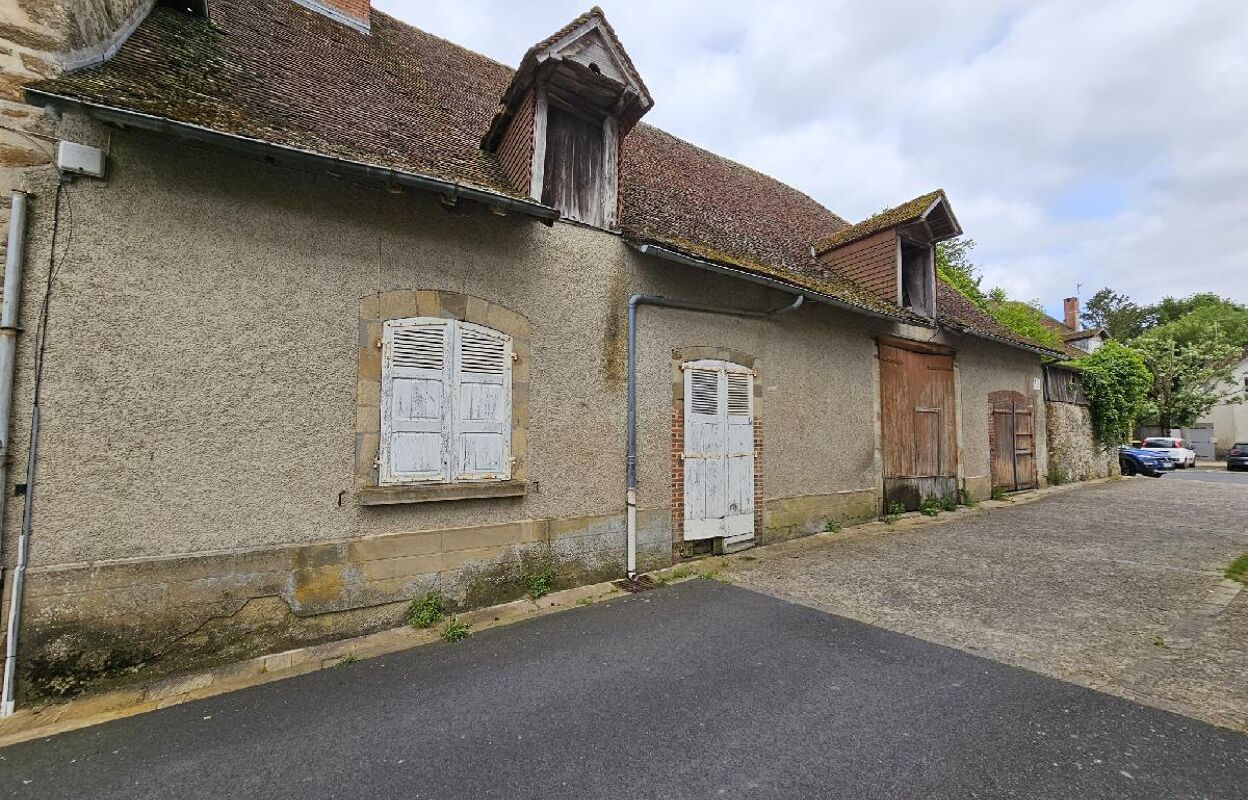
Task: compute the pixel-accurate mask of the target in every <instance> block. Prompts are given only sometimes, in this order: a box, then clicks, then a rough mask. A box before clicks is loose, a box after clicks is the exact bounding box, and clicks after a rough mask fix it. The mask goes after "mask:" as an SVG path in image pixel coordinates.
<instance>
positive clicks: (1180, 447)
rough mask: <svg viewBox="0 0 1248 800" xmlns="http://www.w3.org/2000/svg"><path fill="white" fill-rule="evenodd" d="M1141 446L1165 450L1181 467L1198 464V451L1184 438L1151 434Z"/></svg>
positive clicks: (1148, 448)
mask: <svg viewBox="0 0 1248 800" xmlns="http://www.w3.org/2000/svg"><path fill="white" fill-rule="evenodd" d="M1140 446H1141V447H1143V448H1144V449H1145V450H1161V451H1164V452H1165V454H1166V455H1167V456H1169V457H1170V460H1171V461H1173V462H1174V465H1175V466H1176V467H1178V468H1179V469H1186V468H1188V467H1194V466H1196V451H1195V450H1192V449H1191V448H1189V447H1188V446H1187V443H1186V442H1184V441H1183V440H1182V439H1176V438H1174V437H1172V436H1150V437H1148V438H1147V439H1145V440H1144V444H1142V445H1140Z"/></svg>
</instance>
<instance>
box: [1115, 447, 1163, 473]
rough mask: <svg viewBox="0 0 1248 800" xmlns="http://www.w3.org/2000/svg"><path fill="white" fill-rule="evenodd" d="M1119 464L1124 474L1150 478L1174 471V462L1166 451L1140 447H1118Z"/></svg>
mask: <svg viewBox="0 0 1248 800" xmlns="http://www.w3.org/2000/svg"><path fill="white" fill-rule="evenodd" d="M1118 466H1119V467H1120V468H1121V469H1122V474H1123V475H1147V476H1148V477H1150V478H1160V477H1161V476H1162V475H1164V474H1166V473H1167V472H1173V471H1174V462H1173V461H1171V460H1170V458H1169V457H1168V456H1167V455H1166V454H1165V453H1163V452H1158V451H1156V450H1141V449H1140V448H1138V447H1120V448H1118Z"/></svg>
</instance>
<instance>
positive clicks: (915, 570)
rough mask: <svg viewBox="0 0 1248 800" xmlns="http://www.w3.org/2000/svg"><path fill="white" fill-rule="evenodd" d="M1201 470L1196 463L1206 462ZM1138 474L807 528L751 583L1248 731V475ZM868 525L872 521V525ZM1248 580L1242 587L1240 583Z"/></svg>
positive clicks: (761, 559) (745, 579)
mask: <svg viewBox="0 0 1248 800" xmlns="http://www.w3.org/2000/svg"><path fill="white" fill-rule="evenodd" d="M1192 475H1193V476H1196V473H1192ZM1173 477H1175V476H1166V477H1164V478H1161V479H1151V478H1142V477H1141V478H1131V479H1125V480H1121V481H1116V482H1108V483H1101V484H1096V485H1091V486H1082V487H1064V489H1069V491H1065V490H1063V491H1061V492H1059V493H1055V494H1052V495H1049V496H1047V497H1045V498H1043V499H1040V500H1036V501H1034V502H1030V503H1017V504H1015V505H1014V506H1012V507H1009V508H1002V509H994V510H992V511H990V512H988V513H982V514H967V515H966V516H965V517H961V516H960V517H959V518H958V519H957V520H955V521H951V522H949V523H946V524H940V525H934V526H929V527H921V528H915V529H909V530H908V529H905V528H904V527H903V526H901V525H899V526H898V527H897V528H895V529H885V527H884V526H882V525H875V526H868V527H867V529H866V532H867V533H883V535H863V533H855V534H853V535H851V536H849V537H848V538H845V539H843V540H839V541H836V540H834V541H829V540H828V539H827V538H826V537H815V538H814V539H810V540H802V541H800V542H793V543H790V544H788V545H784V546H781V547H780V548H768V549H767V550H770V551H772V552H769V553H768V552H766V551H759V556H758V557H757V560H753V561H746V562H738V563H737V564H735V565H733V566H732V567H731V568H730V574H731V575H732V577H733V578H734V579H736V580H738V581H739V582H740V583H742V584H743V585H746V586H749V587H751V588H754V589H757V590H760V591H765V592H768V593H770V594H773V595H775V596H777V597H783V598H786V599H789V600H793V601H795V602H799V603H804V604H807V605H811V606H814V607H816V608H820V609H823V610H827V611H831V612H833V613H837V614H843V615H846V616H849V617H852V618H854V619H858V620H862V621H865V622H869V623H872V624H876V625H880V626H882V627H885V628H889V629H891V630H895V631H901V632H905V633H909V634H912V635H915V636H919V637H922V638H924V639H927V640H930V641H934V642H940V643H943V644H949V645H952V646H954V647H959V648H962V649H964V650H967V651H970V652H974V653H981V654H983V655H986V656H988V657H990V658H993V659H996V660H999V661H1003V662H1006V663H1010V664H1018V665H1023V666H1026V667H1028V668H1031V669H1034V670H1037V671H1039V672H1042V673H1045V674H1049V675H1054V676H1057V677H1060V678H1063V679H1066V680H1072V681H1076V682H1078V683H1081V684H1084V685H1086V686H1093V687H1097V688H1101V689H1104V690H1106V691H1110V692H1114V693H1117V694H1120V695H1122V696H1126V697H1134V698H1139V699H1142V700H1145V701H1147V702H1149V703H1152V704H1155V705H1158V706H1160V707H1163V708H1171V709H1175V710H1178V711H1180V712H1182V713H1185V714H1189V715H1191V716H1196V717H1200V718H1202V719H1206V720H1209V721H1212V722H1217V723H1220V724H1223V725H1228V726H1232V727H1235V728H1238V729H1240V730H1248V591H1242V592H1239V591H1238V590H1239V589H1240V588H1241V587H1240V586H1239V584H1236V583H1233V582H1230V581H1225V580H1224V579H1223V577H1222V573H1223V570H1224V569H1225V567H1226V565H1227V564H1228V563H1229V562H1230V561H1231V560H1232V559H1233V558H1234V557H1236V556H1238V555H1239V554H1241V553H1244V552H1248V486H1245V485H1240V484H1231V483H1224V482H1214V481H1204V480H1198V479H1195V478H1193V479H1181V480H1172V478H1173ZM858 530H862V529H858ZM1236 592H1238V594H1236Z"/></svg>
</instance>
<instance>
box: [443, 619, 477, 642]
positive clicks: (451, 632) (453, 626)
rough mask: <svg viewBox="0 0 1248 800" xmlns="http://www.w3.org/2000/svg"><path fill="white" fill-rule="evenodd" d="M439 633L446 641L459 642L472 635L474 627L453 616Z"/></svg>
mask: <svg viewBox="0 0 1248 800" xmlns="http://www.w3.org/2000/svg"><path fill="white" fill-rule="evenodd" d="M439 635H440V636H441V637H442V641H444V642H458V641H460V640H461V639H467V638H468V637H469V636H471V635H472V628H471V626H470V625H469V624H468V623H466V622H460V621H459V620H457V619H454V618H452V619H451V621H450V622H448V623H446V624H445V625H443V626H442V632H441V633H440V634H439Z"/></svg>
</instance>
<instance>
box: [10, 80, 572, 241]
mask: <svg viewBox="0 0 1248 800" xmlns="http://www.w3.org/2000/svg"><path fill="white" fill-rule="evenodd" d="M22 91H23V93H24V95H25V97H26V101H27V102H28V103H30V104H31V105H38V106H43V105H54V106H58V107H61V108H77V109H80V110H82V111H83V112H84V113H86V114H87V115H89V116H91V117H94V118H96V119H99V120H101V121H103V122H113V123H120V124H125V125H130V126H133V127H135V128H141V129H144V130H149V131H154V132H157V133H162V134H170V135H173V136H178V137H180V138H184V139H189V140H192V141H198V142H202V143H205V144H213V145H217V146H221V147H224V148H227V149H230V150H234V151H239V152H244V153H252V154H260V155H272V154H273V153H274V152H276V153H280V154H282V155H283V156H285V157H287V158H290V159H292V160H296V161H299V162H302V163H305V164H308V165H318V166H322V167H328V166H333V168H334V170H333V171H334V172H335V173H339V174H350V175H352V176H354V177H357V178H362V179H364V180H369V181H375V182H379V183H385V184H397V185H401V186H411V187H413V188H417V189H425V190H428V191H432V192H437V193H438V194H442V195H446V196H449V197H451V198H454V199H459V198H463V199H465V200H472V201H475V202H479V203H483V204H485V205H490V206H494V207H496V208H501V209H504V210H507V211H516V212H518V213H521V214H526V215H528V216H531V217H535V218H537V219H540V220H542V221H543V222H546V223H551V222H554V221H555V220H557V219H559V210H558V209H556V208H552V207H550V206H547V205H543V204H541V203H538V202H536V201H533V200H526V199H522V198H519V197H514V196H512V195H508V194H505V193H503V192H499V191H495V190H493V189H490V188H488V187H484V186H477V185H474V184H470V183H462V182H459V181H451V180H447V179H445V178H439V177H437V176H435V175H424V174H420V173H416V172H406V171H403V170H398V169H394V168H393V167H387V166H383V165H380V164H371V163H368V162H364V161H355V160H351V159H346V158H340V157H338V156H331V155H327V154H325V153H318V152H315V151H312V150H304V149H302V148H298V147H292V146H290V145H285V144H278V143H276V142H269V141H265V140H263V139H257V138H253V137H250V136H241V135H239V134H234V133H225V132H224V131H219V130H215V129H213V128H208V127H205V126H202V125H194V124H192V123H188V122H178V121H177V120H172V119H168V118H167V117H158V116H154V115H151V114H143V113H141V112H138V111H130V110H127V109H123V108H116V107H114V106H108V105H104V104H101V103H93V102H91V101H88V100H82V99H79V98H75V97H69V96H67V95H61V94H55V93H52V92H47V91H44V90H41V89H35V88H31V87H29V86H24V87H22Z"/></svg>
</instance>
